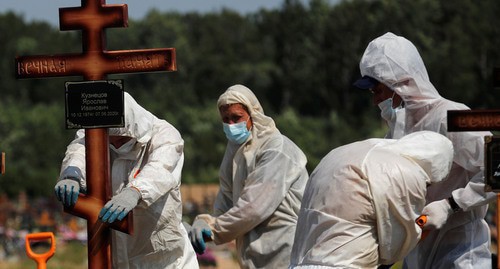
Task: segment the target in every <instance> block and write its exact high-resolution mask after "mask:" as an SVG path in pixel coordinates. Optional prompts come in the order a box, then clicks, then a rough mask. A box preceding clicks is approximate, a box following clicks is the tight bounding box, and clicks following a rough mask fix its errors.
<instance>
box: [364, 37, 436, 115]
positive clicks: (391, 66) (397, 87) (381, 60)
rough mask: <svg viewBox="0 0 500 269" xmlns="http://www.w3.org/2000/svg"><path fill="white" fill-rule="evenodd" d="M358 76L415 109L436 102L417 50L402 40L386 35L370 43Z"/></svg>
mask: <svg viewBox="0 0 500 269" xmlns="http://www.w3.org/2000/svg"><path fill="white" fill-rule="evenodd" d="M359 68H360V71H361V75H362V76H369V77H372V78H374V79H376V80H378V81H380V82H382V83H384V84H385V85H387V86H389V87H390V88H391V89H392V90H393V91H395V92H396V94H398V95H399V96H401V98H403V101H404V102H405V105H406V108H407V109H410V110H411V109H417V108H420V107H423V106H425V105H427V104H430V103H432V102H434V101H435V100H436V99H440V98H441V96H440V95H439V93H438V92H437V90H436V88H435V87H434V85H432V83H431V82H430V80H429V75H428V74H427V70H426V68H425V65H424V62H423V60H422V58H421V57H420V54H419V53H418V50H417V48H416V47H415V46H414V45H413V44H412V43H411V42H410V41H409V40H408V39H406V38H404V37H401V36H397V35H395V34H393V33H391V32H388V33H386V34H384V35H382V36H380V37H378V38H376V39H374V40H373V41H371V42H370V43H369V44H368V46H367V48H366V50H365V52H364V53H363V57H362V58H361V61H360V63H359Z"/></svg>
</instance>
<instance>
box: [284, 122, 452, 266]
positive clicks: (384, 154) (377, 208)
mask: <svg viewBox="0 0 500 269" xmlns="http://www.w3.org/2000/svg"><path fill="white" fill-rule="evenodd" d="M452 159H453V147H452V144H451V142H450V141H449V140H448V139H447V138H446V137H444V136H442V135H440V134H437V133H434V132H427V131H423V132H417V133H413V134H411V135H408V136H405V137H403V138H401V139H400V140H394V139H380V138H379V139H377V138H372V139H367V140H363V141H359V142H354V143H351V144H347V145H344V146H341V147H338V148H336V149H334V150H332V151H330V153H328V154H327V155H326V156H325V157H324V158H323V159H322V160H321V162H320V163H319V164H318V166H317V167H316V168H315V169H314V171H313V172H312V174H311V177H310V179H309V182H308V184H307V186H306V190H305V193H304V198H303V200H302V206H301V209H300V214H299V221H298V223H297V231H296V233H295V240H294V245H293V251H292V256H291V257H292V258H291V263H290V268H294V269H299V268H300V269H326V268H377V267H378V266H379V265H382V264H393V263H394V262H396V261H398V260H400V259H402V258H404V257H405V256H406V254H408V252H409V251H410V250H411V249H412V248H413V247H415V246H416V245H417V243H418V242H419V240H420V238H421V234H422V229H421V228H420V227H419V226H418V225H417V224H416V223H415V220H416V219H417V218H418V217H419V216H420V214H421V213H422V210H423V208H424V205H425V195H426V189H427V186H428V185H432V184H436V183H437V182H440V181H441V180H443V179H444V178H445V177H446V176H447V175H448V172H449V170H450V167H451V163H452Z"/></svg>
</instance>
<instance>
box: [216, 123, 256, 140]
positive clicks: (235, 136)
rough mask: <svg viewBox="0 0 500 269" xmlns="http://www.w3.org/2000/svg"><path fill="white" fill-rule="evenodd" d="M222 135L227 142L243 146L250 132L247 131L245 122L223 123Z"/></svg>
mask: <svg viewBox="0 0 500 269" xmlns="http://www.w3.org/2000/svg"><path fill="white" fill-rule="evenodd" d="M222 126H223V127H224V133H225V134H226V137H227V139H228V140H229V141H232V142H234V143H236V144H238V145H241V144H243V143H244V142H245V141H247V138H248V136H250V131H248V129H247V122H246V121H242V122H238V123H235V124H227V123H223V124H222Z"/></svg>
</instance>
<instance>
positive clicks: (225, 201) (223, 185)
mask: <svg viewBox="0 0 500 269" xmlns="http://www.w3.org/2000/svg"><path fill="white" fill-rule="evenodd" d="M231 156H232V155H231ZM224 158H228V157H227V156H226V155H225V156H224ZM232 189H233V185H232V182H231V179H230V178H229V177H228V176H227V175H226V171H224V170H221V171H220V176H219V192H218V193H217V197H216V199H215V202H214V216H220V215H222V214H224V213H226V212H227V211H228V210H229V209H231V207H233V199H232V198H233V197H232Z"/></svg>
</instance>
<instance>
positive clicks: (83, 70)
mask: <svg viewBox="0 0 500 269" xmlns="http://www.w3.org/2000/svg"><path fill="white" fill-rule="evenodd" d="M59 21H60V30H61V31H67V30H81V31H82V53H80V54H62V55H50V56H47V55H38V56H20V57H16V78H18V79H24V78H46V77H61V76H83V78H84V80H89V81H91V80H103V79H105V77H106V75H108V74H121V73H138V72H155V71H175V70H176V61H175V49H174V48H165V49H143V50H122V51H106V45H105V42H106V37H105V29H106V28H110V27H127V26H128V25H127V24H128V11H127V5H126V4H120V5H106V1H105V0H81V7H70V8H60V9H59ZM108 145H109V137H108V129H106V128H90V129H85V154H86V158H85V161H86V177H87V178H86V179H87V194H86V195H82V194H80V197H79V198H78V202H77V203H76V205H75V206H74V207H73V208H70V209H65V211H67V212H69V213H70V214H73V215H76V216H79V217H82V218H85V219H87V235H88V238H89V241H88V261H89V268H111V259H110V257H111V247H110V241H111V240H110V239H111V235H110V231H109V229H108V228H109V227H107V226H106V225H104V224H103V223H101V222H100V221H98V214H99V211H100V210H101V208H102V207H103V206H104V204H105V203H106V202H107V201H108V200H109V199H110V198H111V188H110V186H111V184H110V172H109V146H108ZM131 224H132V221H131V214H129V217H128V219H126V220H123V221H121V222H119V223H117V224H114V225H112V226H111V228H113V229H117V230H119V231H123V232H131V230H132V229H131Z"/></svg>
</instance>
